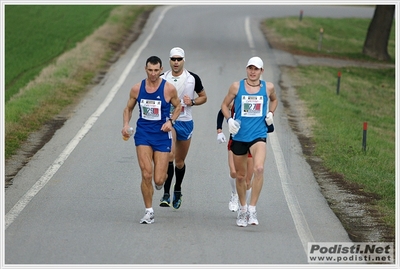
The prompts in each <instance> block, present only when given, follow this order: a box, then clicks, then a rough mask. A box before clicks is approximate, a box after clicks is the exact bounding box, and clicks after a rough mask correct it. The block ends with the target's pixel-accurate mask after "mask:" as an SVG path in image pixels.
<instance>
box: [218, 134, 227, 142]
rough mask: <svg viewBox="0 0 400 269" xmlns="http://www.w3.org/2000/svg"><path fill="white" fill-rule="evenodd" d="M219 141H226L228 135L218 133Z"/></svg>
mask: <svg viewBox="0 0 400 269" xmlns="http://www.w3.org/2000/svg"><path fill="white" fill-rule="evenodd" d="M217 141H218V143H219V144H221V143H225V142H226V137H225V135H224V133H218V134H217Z"/></svg>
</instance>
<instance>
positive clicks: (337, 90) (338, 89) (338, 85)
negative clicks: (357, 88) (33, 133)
mask: <svg viewBox="0 0 400 269" xmlns="http://www.w3.org/2000/svg"><path fill="white" fill-rule="evenodd" d="M341 77H342V72H340V71H338V73H337V86H336V94H337V95H339V91H340V78H341Z"/></svg>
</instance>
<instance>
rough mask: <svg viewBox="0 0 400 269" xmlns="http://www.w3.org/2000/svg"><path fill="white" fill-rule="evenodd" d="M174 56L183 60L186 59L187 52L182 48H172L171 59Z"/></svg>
mask: <svg viewBox="0 0 400 269" xmlns="http://www.w3.org/2000/svg"><path fill="white" fill-rule="evenodd" d="M173 56H180V57H182V58H185V51H184V50H183V49H182V48H180V47H175V48H172V49H171V51H170V52H169V57H170V58H171V57H173Z"/></svg>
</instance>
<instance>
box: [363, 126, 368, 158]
mask: <svg viewBox="0 0 400 269" xmlns="http://www.w3.org/2000/svg"><path fill="white" fill-rule="evenodd" d="M367 129H368V123H367V122H366V121H364V126H363V139H362V148H363V151H366V150H367Z"/></svg>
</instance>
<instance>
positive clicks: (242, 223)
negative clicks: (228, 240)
mask: <svg viewBox="0 0 400 269" xmlns="http://www.w3.org/2000/svg"><path fill="white" fill-rule="evenodd" d="M236 224H237V226H239V227H246V226H247V211H246V212H242V211H241V210H239V212H238V216H237V219H236Z"/></svg>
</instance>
